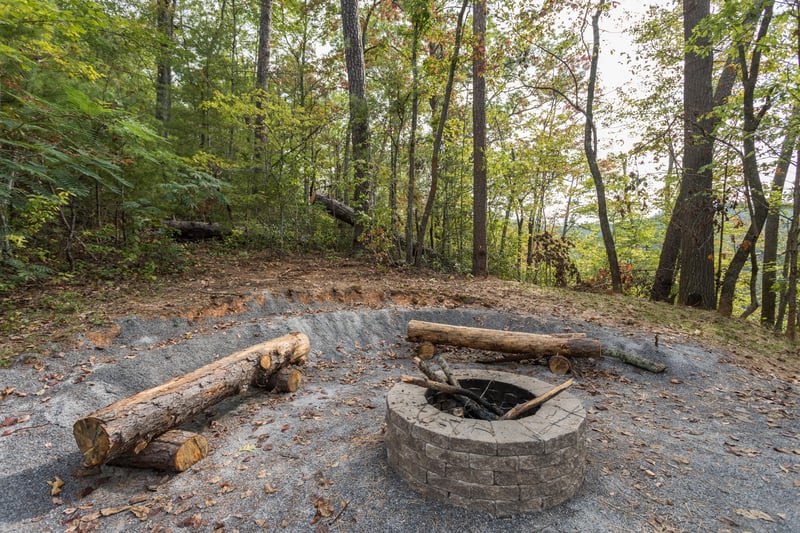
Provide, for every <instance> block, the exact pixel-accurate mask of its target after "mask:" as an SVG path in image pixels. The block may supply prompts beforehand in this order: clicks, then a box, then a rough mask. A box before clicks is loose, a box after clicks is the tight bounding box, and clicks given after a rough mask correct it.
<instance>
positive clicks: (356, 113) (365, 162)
mask: <svg viewBox="0 0 800 533" xmlns="http://www.w3.org/2000/svg"><path fill="white" fill-rule="evenodd" d="M341 6H342V32H343V34H344V48H345V63H346V66H347V85H348V92H349V95H350V105H349V108H350V137H351V140H352V143H353V151H352V153H353V181H354V183H355V188H354V194H353V205H354V206H355V209H356V213H357V215H358V216H357V217H356V221H355V224H354V225H353V250H354V251H358V250H360V249H361V247H362V243H361V235H362V233H363V232H364V229H365V225H364V216H363V215H368V214H369V210H370V209H369V198H370V194H369V193H370V179H369V107H368V105H367V85H366V66H365V64H364V47H363V43H362V41H361V27H360V25H359V23H358V0H341Z"/></svg>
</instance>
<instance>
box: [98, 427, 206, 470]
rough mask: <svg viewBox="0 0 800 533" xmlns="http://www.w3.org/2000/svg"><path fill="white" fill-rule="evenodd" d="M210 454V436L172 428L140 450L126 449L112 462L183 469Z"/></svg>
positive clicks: (114, 463)
mask: <svg viewBox="0 0 800 533" xmlns="http://www.w3.org/2000/svg"><path fill="white" fill-rule="evenodd" d="M207 455H208V440H206V438H205V437H204V436H202V435H198V434H197V433H192V432H191V431H183V430H180V429H173V430H170V431H167V432H166V433H164V434H163V435H159V436H158V437H156V438H154V439H153V440H152V441H150V443H149V444H148V445H147V446H146V447H145V448H144V449H142V450H141V451H140V452H139V453H135V452H133V451H131V452H127V453H125V454H123V455H121V456H119V457H117V458H116V459H114V460H112V461H109V464H112V465H117V466H129V467H135V468H152V469H154V470H163V471H169V472H183V471H185V470H188V469H189V468H191V467H192V465H194V464H195V463H197V462H198V461H200V460H201V459H204V458H205V457H206V456H207Z"/></svg>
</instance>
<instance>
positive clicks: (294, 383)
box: [267, 367, 303, 392]
mask: <svg viewBox="0 0 800 533" xmlns="http://www.w3.org/2000/svg"><path fill="white" fill-rule="evenodd" d="M302 382H303V374H301V373H300V371H299V370H297V369H296V368H289V367H283V368H281V369H279V370H278V371H277V372H275V373H274V374H272V375H271V376H270V377H269V380H268V381H267V388H268V389H272V390H274V391H275V392H297V389H299V388H300V384H301V383H302Z"/></svg>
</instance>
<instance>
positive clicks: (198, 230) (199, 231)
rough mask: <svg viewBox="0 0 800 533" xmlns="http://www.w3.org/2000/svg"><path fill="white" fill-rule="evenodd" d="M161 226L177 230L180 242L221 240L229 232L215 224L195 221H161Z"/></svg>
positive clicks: (229, 231)
mask: <svg viewBox="0 0 800 533" xmlns="http://www.w3.org/2000/svg"><path fill="white" fill-rule="evenodd" d="M161 225H162V226H167V227H169V228H172V229H174V230H177V238H178V240H182V241H202V240H204V239H221V238H222V237H224V236H225V235H229V234H230V233H231V230H230V229H229V228H225V227H222V226H220V225H219V224H217V223H216V222H213V223H209V222H199V221H196V220H162V221H161Z"/></svg>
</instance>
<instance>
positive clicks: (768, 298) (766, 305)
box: [761, 105, 800, 327]
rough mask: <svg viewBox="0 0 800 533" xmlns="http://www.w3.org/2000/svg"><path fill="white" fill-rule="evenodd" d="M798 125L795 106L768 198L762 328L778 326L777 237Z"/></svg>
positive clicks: (799, 110)
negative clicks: (776, 289) (776, 307)
mask: <svg viewBox="0 0 800 533" xmlns="http://www.w3.org/2000/svg"><path fill="white" fill-rule="evenodd" d="M798 121H800V106H797V105H795V108H794V109H793V111H792V114H791V116H790V118H789V121H788V123H787V127H786V134H785V136H784V138H783V146H782V147H781V153H780V155H779V156H778V162H777V164H776V165H775V173H774V174H773V177H772V187H771V194H770V198H769V212H768V213H767V218H766V221H765V222H764V267H763V268H764V271H763V273H762V274H761V300H762V303H761V324H762V325H764V326H768V327H772V326H774V325H775V302H776V297H777V292H776V291H775V282H776V281H777V275H776V274H777V268H778V265H777V263H778V237H779V229H780V227H779V226H780V217H781V207H782V205H783V201H782V197H783V187H784V184H785V183H786V175H787V174H788V172H789V165H790V164H791V162H792V161H791V159H792V153H793V152H794V147H795V145H796V144H797V130H798Z"/></svg>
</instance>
